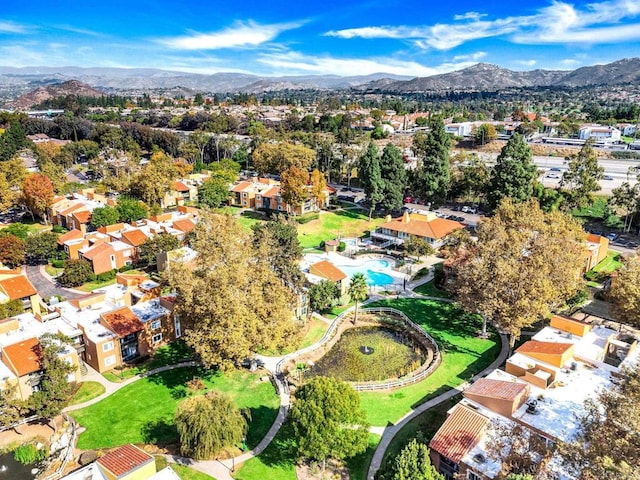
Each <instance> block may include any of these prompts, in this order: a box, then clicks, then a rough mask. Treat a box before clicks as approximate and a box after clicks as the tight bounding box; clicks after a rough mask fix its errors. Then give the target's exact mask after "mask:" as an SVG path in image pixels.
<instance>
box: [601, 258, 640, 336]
mask: <svg viewBox="0 0 640 480" xmlns="http://www.w3.org/2000/svg"><path fill="white" fill-rule="evenodd" d="M609 298H610V299H611V301H612V302H613V306H614V311H615V316H616V318H617V319H618V320H620V321H621V322H625V323H628V324H631V325H633V326H636V327H637V326H640V315H639V314H638V312H640V257H639V256H638V255H635V256H633V257H631V258H629V259H627V260H626V261H625V264H624V266H623V267H622V268H621V269H620V270H619V271H618V272H617V274H616V275H615V276H614V277H613V279H612V280H611V289H610V290H609Z"/></svg>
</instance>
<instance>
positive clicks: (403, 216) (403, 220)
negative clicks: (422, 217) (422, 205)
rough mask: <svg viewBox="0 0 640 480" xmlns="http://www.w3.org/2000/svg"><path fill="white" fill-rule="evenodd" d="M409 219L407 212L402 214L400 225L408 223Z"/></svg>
mask: <svg viewBox="0 0 640 480" xmlns="http://www.w3.org/2000/svg"><path fill="white" fill-rule="evenodd" d="M410 220H411V217H409V212H404V214H403V215H402V223H409V221H410Z"/></svg>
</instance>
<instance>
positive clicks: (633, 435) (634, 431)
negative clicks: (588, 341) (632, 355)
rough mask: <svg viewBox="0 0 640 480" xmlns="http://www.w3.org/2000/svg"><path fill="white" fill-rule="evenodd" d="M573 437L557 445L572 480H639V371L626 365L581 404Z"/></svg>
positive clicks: (632, 366)
mask: <svg viewBox="0 0 640 480" xmlns="http://www.w3.org/2000/svg"><path fill="white" fill-rule="evenodd" d="M579 422H580V429H579V431H578V434H577V436H576V438H575V439H574V440H573V441H571V442H568V443H566V444H564V445H562V446H561V449H560V452H561V455H562V457H563V459H564V461H565V465H566V466H567V467H569V469H570V471H572V472H573V473H574V474H575V476H576V477H575V478H578V477H579V478H580V479H584V480H601V479H605V478H607V479H608V478H620V479H623V478H624V479H625V480H639V479H640V470H638V465H640V369H638V366H637V365H630V366H628V367H627V368H625V369H623V370H622V371H621V375H616V380H615V383H614V384H613V385H611V386H610V387H609V388H605V389H602V390H601V391H600V392H599V393H598V395H597V397H595V398H591V399H588V400H587V401H586V402H585V412H584V413H583V414H582V415H580V417H579Z"/></svg>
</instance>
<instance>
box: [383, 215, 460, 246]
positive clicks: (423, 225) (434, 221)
mask: <svg viewBox="0 0 640 480" xmlns="http://www.w3.org/2000/svg"><path fill="white" fill-rule="evenodd" d="M464 227H465V226H464V225H463V224H462V223H459V222H456V221H453V220H449V219H445V218H440V217H437V216H436V214H435V213H434V212H426V213H424V214H423V213H409V212H405V213H404V215H402V217H398V218H394V219H392V218H391V216H387V221H386V222H385V223H383V224H382V225H380V226H379V227H378V228H376V229H375V230H374V231H372V232H371V239H372V240H374V241H377V242H380V243H382V245H384V246H390V245H402V244H403V243H404V241H405V240H407V239H408V238H410V237H412V236H413V237H418V238H421V239H423V240H424V241H425V242H427V243H428V244H429V245H431V246H432V247H433V248H440V247H441V246H442V245H444V242H445V239H446V237H447V236H448V235H450V234H452V233H453V232H455V231H456V230H460V229H463V228H464Z"/></svg>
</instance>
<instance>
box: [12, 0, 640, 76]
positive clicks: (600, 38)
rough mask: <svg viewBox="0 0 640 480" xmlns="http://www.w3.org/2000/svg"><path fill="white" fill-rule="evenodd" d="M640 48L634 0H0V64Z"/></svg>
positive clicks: (450, 63) (575, 62)
mask: <svg viewBox="0 0 640 480" xmlns="http://www.w3.org/2000/svg"><path fill="white" fill-rule="evenodd" d="M634 56H640V0H604V1H597V0H596V1H592V2H583V1H575V2H568V1H567V2H565V1H559V0H558V1H551V0H550V1H537V0H524V1H515V2H514V1H504V0H502V1H494V0H488V1H485V2H479V1H473V2H471V1H467V0H458V1H443V0H407V1H402V0H401V1H390V0H387V1H383V0H353V1H351V0H340V1H335V0H326V1H324V2H313V1H306V0H297V1H292V0H279V1H278V0H276V1H275V2H269V1H261V2H257V1H253V0H250V1H237V2H232V1H224V2H222V1H218V0H215V1H206V0H204V1H203V0H201V1H195V0H187V1H183V2H176V1H175V0H174V1H171V2H170V1H167V0H145V1H136V0H132V1H127V2H125V1H123V0H110V1H100V2H98V1H95V0H85V1H74V2H70V1H68V0H59V1H57V2H52V1H50V0H48V1H42V0H30V1H28V2H26V1H19V0H13V1H7V2H4V3H3V6H2V8H1V9H0V65H3V66H14V67H23V66H50V67H60V66H81V67H153V68H161V69H169V70H180V71H189V72H198V73H215V72H225V71H234V72H247V73H255V74H260V75H288V74H291V75H306V74H313V75H315V74H336V75H366V74H371V73H376V72H388V73H395V74H400V75H409V76H427V75H433V74H437V73H444V72H449V71H452V70H458V69H461V68H464V67H467V66H470V65H473V64H475V63H477V62H487V63H495V64H498V65H501V66H503V67H506V68H511V69H514V70H531V69H534V68H545V69H563V70H567V69H574V68H577V67H580V66H583V65H593V64H596V63H607V62H610V61H613V60H617V59H620V58H624V57H634Z"/></svg>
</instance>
